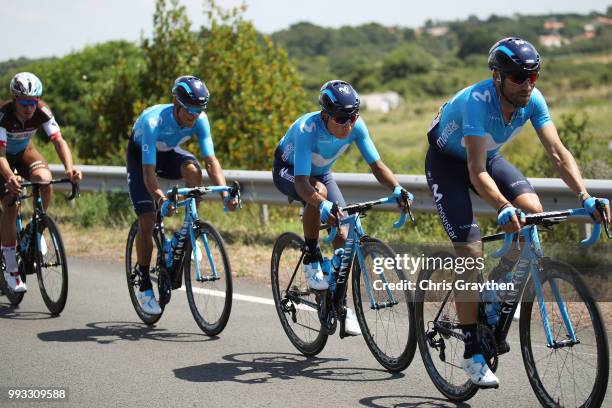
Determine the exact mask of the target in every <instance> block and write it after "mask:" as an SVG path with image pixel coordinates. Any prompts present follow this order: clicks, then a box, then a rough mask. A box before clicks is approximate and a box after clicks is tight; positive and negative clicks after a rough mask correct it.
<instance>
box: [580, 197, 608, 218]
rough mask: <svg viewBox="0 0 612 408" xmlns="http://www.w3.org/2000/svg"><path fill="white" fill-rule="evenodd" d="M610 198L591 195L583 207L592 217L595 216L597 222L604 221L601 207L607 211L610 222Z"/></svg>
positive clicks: (583, 203)
mask: <svg viewBox="0 0 612 408" xmlns="http://www.w3.org/2000/svg"><path fill="white" fill-rule="evenodd" d="M607 201H608V200H605V201H604V200H603V199H601V198H596V197H589V198H587V199H585V200H584V201H583V202H582V207H583V208H584V209H585V210H587V212H588V213H589V215H590V216H591V218H593V219H594V220H595V221H596V222H597V223H601V222H602V221H603V219H602V216H601V212H600V211H599V210H598V208H597V207H598V204H599V208H601V209H602V211H603V212H604V213H605V215H606V218H607V220H608V222H610V205H609V203H608V202H607Z"/></svg>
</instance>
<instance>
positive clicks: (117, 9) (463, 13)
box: [0, 0, 612, 61]
mask: <svg viewBox="0 0 612 408" xmlns="http://www.w3.org/2000/svg"><path fill="white" fill-rule="evenodd" d="M246 3H247V6H248V9H247V12H246V14H245V16H246V18H247V19H249V20H251V21H253V23H254V25H255V27H256V28H257V29H258V30H259V31H261V32H264V33H267V34H270V33H273V32H275V31H278V30H282V29H285V28H288V27H289V26H290V25H291V24H294V23H297V22H300V21H308V22H311V23H314V24H317V25H321V26H325V27H340V26H343V25H359V24H363V23H368V22H377V23H380V24H383V25H387V26H391V25H398V26H406V27H412V28H416V27H419V26H422V25H423V24H424V23H425V21H426V20H428V19H432V20H456V19H464V18H466V17H467V16H469V15H472V14H473V15H476V16H478V17H480V18H487V17H488V16H490V15H491V14H497V15H506V16H511V15H513V14H515V13H520V14H546V13H566V12H575V13H581V14H585V13H588V12H591V11H598V12H605V10H606V9H607V8H608V7H609V6H612V0H581V1H576V0H572V1H567V0H566V1H563V0H562V1H560V0H537V1H535V0H512V1H508V2H503V6H500V5H499V4H500V3H502V2H498V1H492V0H464V1H458V0H429V1H414V0H376V1H372V0H370V1H366V0H299V1H296V0H246ZM181 4H183V5H185V6H186V8H187V12H188V16H189V18H190V20H191V21H192V23H193V26H194V28H197V27H199V26H200V25H202V24H203V23H204V22H205V18H204V14H203V12H202V10H203V8H202V4H203V1H202V0H181ZM217 4H219V5H222V6H224V7H232V6H237V5H240V4H242V0H217ZM0 7H1V8H2V11H1V13H0V35H1V38H3V42H2V46H1V47H0V61H5V60H8V59H12V58H18V57H21V56H24V57H27V58H41V57H51V56H63V55H66V54H68V53H70V52H72V51H78V50H80V49H81V48H83V47H84V46H86V45H93V44H97V43H101V42H105V41H109V40H117V39H124V40H129V41H139V39H140V38H141V36H143V35H144V36H145V37H148V36H149V35H150V34H151V30H152V25H153V22H152V16H153V12H154V11H155V1H154V0H30V1H25V2H24V1H23V0H2V3H1V6H0Z"/></svg>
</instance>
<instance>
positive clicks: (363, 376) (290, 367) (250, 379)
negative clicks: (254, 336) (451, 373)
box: [174, 353, 404, 384]
mask: <svg viewBox="0 0 612 408" xmlns="http://www.w3.org/2000/svg"><path fill="white" fill-rule="evenodd" d="M223 360H225V361H226V362H222V363H217V362H214V363H208V364H201V365H197V366H191V367H185V368H178V369H176V370H174V374H175V375H176V377H177V378H179V379H182V380H185V381H193V382H216V381H233V382H237V383H241V384H259V383H266V382H268V381H270V380H274V379H280V380H290V379H293V378H295V377H306V378H314V379H320V380H328V381H361V382H363V381H366V382H367V381H384V380H388V379H391V378H401V377H403V376H404V375H403V374H392V373H389V372H388V371H385V370H381V369H372V368H356V367H333V366H331V367H328V366H327V365H328V364H329V363H337V362H340V361H347V359H344V358H320V357H311V358H309V357H305V356H303V355H301V354H290V353H239V354H229V355H226V356H223Z"/></svg>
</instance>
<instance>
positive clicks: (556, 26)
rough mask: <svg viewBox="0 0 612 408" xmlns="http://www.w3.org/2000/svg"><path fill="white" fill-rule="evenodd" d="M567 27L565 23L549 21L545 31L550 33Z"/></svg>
mask: <svg viewBox="0 0 612 408" xmlns="http://www.w3.org/2000/svg"><path fill="white" fill-rule="evenodd" d="M564 27H565V23H563V22H561V21H557V20H547V21H545V22H544V29H546V30H549V31H559V30H561V29H563V28H564Z"/></svg>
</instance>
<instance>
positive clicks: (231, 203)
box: [223, 195, 240, 211]
mask: <svg viewBox="0 0 612 408" xmlns="http://www.w3.org/2000/svg"><path fill="white" fill-rule="evenodd" d="M239 204H240V203H239V202H238V198H237V197H232V196H229V195H227V196H225V197H223V206H224V207H225V208H227V210H228V211H236V209H238V205H239Z"/></svg>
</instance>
